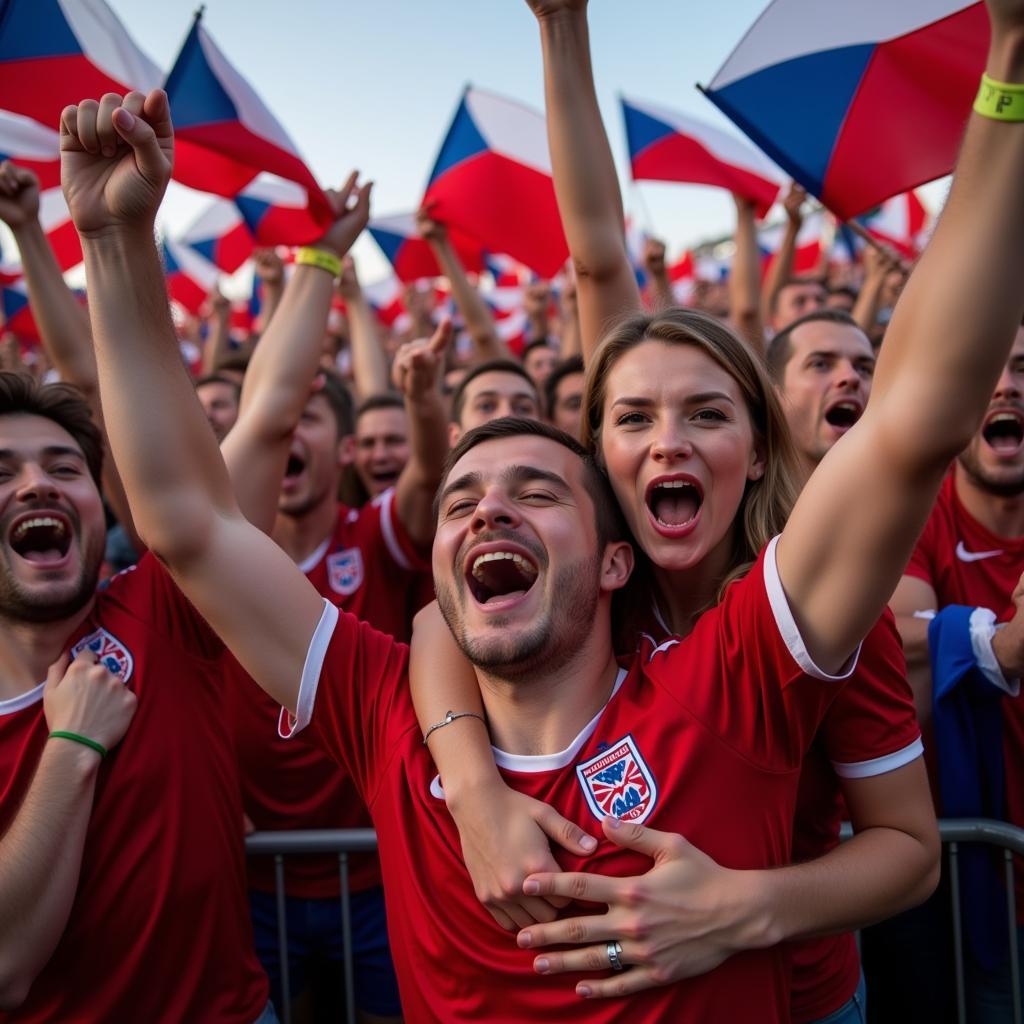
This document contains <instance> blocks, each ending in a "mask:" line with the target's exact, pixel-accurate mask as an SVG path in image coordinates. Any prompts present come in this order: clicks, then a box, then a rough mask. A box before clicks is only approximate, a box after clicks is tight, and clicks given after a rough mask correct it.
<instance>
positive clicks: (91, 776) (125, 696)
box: [0, 651, 135, 1010]
mask: <svg viewBox="0 0 1024 1024" xmlns="http://www.w3.org/2000/svg"><path fill="white" fill-rule="evenodd" d="M43 709H44V712H45V715H46V723H47V726H48V727H49V728H50V730H51V731H50V734H49V739H48V741H46V742H45V743H43V745H42V751H41V753H40V755H39V763H38V765H37V767H36V771H35V775H34V776H33V777H32V781H31V782H30V783H29V785H28V789H27V791H26V793H25V795H24V799H23V800H22V802H21V805H20V807H19V808H18V811H17V813H16V814H15V815H14V819H13V820H12V821H11V823H10V825H9V826H8V827H7V829H6V831H5V832H4V833H3V835H2V836H0V1010H12V1009H15V1008H17V1007H18V1006H19V1005H20V1004H21V1003H22V1002H23V1001H24V999H25V997H26V996H27V994H28V992H29V989H30V987H31V985H32V982H33V980H34V979H35V977H36V975H37V974H38V973H39V971H40V970H41V969H42V968H43V966H44V965H45V964H46V962H47V960H49V958H50V955H51V954H52V953H53V950H54V948H55V947H56V945H57V943H58V941H59V940H60V937H61V935H62V934H63V932H64V928H65V926H66V925H67V921H68V915H69V914H70V913H71V906H72V904H73V903H74V899H75V891H76V889H77V886H78V876H79V871H80V868H81V863H82V851H83V849H84V846H85V837H86V830H87V828H88V825H89V817H90V815H91V813H92V801H93V795H94V793H95V789H96V778H97V773H98V770H99V766H100V762H101V761H102V760H103V757H104V756H105V754H106V751H108V750H110V749H111V748H113V747H114V746H116V745H117V744H118V743H119V742H120V740H121V737H122V736H124V734H125V732H126V730H127V729H128V726H129V724H130V723H131V720H132V716H133V715H134V714H135V695H134V694H133V693H132V691H131V690H129V689H128V688H127V687H126V686H125V685H124V684H123V683H122V682H121V680H120V679H118V678H117V677H115V676H113V675H112V674H111V673H110V672H108V671H107V670H106V669H105V668H104V667H103V666H102V665H98V664H97V663H96V656H95V655H94V654H92V653H91V652H89V651H85V652H83V653H82V654H80V655H79V656H78V657H77V658H76V659H75V661H74V662H73V663H72V664H71V665H70V667H69V666H68V659H67V656H66V655H65V656H64V658H62V660H61V661H60V662H58V663H57V664H55V665H53V666H52V667H51V668H50V671H49V674H48V677H47V680H46V687H45V689H44V691H43Z"/></svg>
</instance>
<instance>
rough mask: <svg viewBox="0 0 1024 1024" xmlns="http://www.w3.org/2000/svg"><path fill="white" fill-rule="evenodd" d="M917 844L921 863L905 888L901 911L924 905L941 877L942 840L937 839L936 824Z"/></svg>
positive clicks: (937, 830)
mask: <svg viewBox="0 0 1024 1024" xmlns="http://www.w3.org/2000/svg"><path fill="white" fill-rule="evenodd" d="M918 842H919V843H920V845H921V863H920V866H919V870H918V872H917V875H916V878H915V880H914V881H913V883H912V884H910V885H908V886H907V894H906V900H905V901H904V902H903V906H902V907H901V908H900V909H901V910H909V909H910V908H911V907H916V906H918V905H919V904H921V903H924V901H925V900H926V899H928V897H929V896H931V895H932V893H934V892H935V890H936V889H937V888H938V885H939V879H940V877H941V875H942V840H941V839H940V838H939V829H938V824H937V823H936V825H935V827H934V829H933V830H932V831H930V832H929V834H928V835H927V836H923V837H921V838H920V839H919V840H918Z"/></svg>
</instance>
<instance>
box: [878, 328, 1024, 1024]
mask: <svg viewBox="0 0 1024 1024" xmlns="http://www.w3.org/2000/svg"><path fill="white" fill-rule="evenodd" d="M1022 573H1024V326H1022V327H1021V329H1020V330H1019V331H1018V332H1017V337H1016V340H1015V342H1014V346H1013V350H1012V351H1011V353H1010V357H1009V359H1008V360H1007V363H1006V366H1005V368H1004V370H1003V373H1002V376H1001V377H1000V379H999V383H998V385H997V386H996V389H995V391H994V392H993V394H992V401H991V404H990V406H989V410H988V414H987V415H986V417H985V420H984V423H983V425H982V428H981V430H979V431H978V432H977V434H975V436H974V438H973V439H972V441H971V443H970V445H968V447H967V448H966V449H965V450H964V451H963V452H962V453H961V454H960V456H959V457H958V458H957V460H956V462H955V463H954V464H953V467H952V469H951V470H950V472H949V475H948V476H947V477H946V480H945V482H944V483H943V486H942V490H941V491H940V493H939V497H938V500H937V502H936V504H935V508H934V510H933V512H932V514H931V516H930V518H929V520H928V522H927V524H926V526H925V528H924V531H923V532H922V534H921V538H920V540H919V542H918V545H917V548H916V549H915V551H914V554H913V557H912V558H911V560H910V563H909V565H908V566H907V570H906V575H905V576H904V577H903V579H902V581H901V582H900V585H899V587H898V588H897V590H896V593H895V594H894V595H893V599H892V602H891V604H892V608H893V611H894V612H895V613H896V615H897V622H898V624H899V628H900V632H901V634H902V637H903V643H904V648H905V650H906V654H907V663H908V668H909V669H910V672H911V676H910V678H911V681H912V683H913V684H914V687H915V697H916V700H917V704H918V714H919V715H920V717H921V720H922V722H924V723H926V726H927V728H928V729H929V731H934V732H935V734H936V741H937V742H936V743H935V745H934V748H933V749H934V751H935V755H934V761H935V763H934V764H933V766H932V767H933V771H934V773H935V775H936V777H937V779H938V780H939V782H940V783H941V785H940V789H941V793H942V801H943V804H944V805H945V806H944V813H946V814H949V815H956V816H964V815H983V816H988V817H1005V818H1006V819H1007V820H1008V821H1010V822H1012V823H1013V824H1015V825H1022V826H1024V764H1022V760H1021V759H1022V753H1024V706H1022V705H1021V702H1020V701H1019V700H1008V699H1005V698H1006V696H1007V695H1010V696H1014V697H1015V696H1016V695H1017V692H1018V687H1019V679H1020V677H1021V675H1022V673H1024V636H1022V634H1024V614H1022V613H1021V611H1020V605H1021V600H1020V598H1021V589H1020V579H1021V574H1022ZM1007 623H1008V625H1006V626H1005V628H1004V626H1003V625H1002V624H1007ZM958 640H959V644H958V643H957V641H958ZM956 647H959V648H960V649H961V654H962V658H961V659H960V668H959V671H954V672H953V673H952V674H951V673H949V672H947V669H946V665H947V658H946V657H943V655H944V654H948V652H949V651H951V650H953V649H954V648H956ZM933 667H934V669H935V673H936V674H935V675H934V678H933ZM967 669H970V671H969V672H967ZM965 672H967V674H965ZM971 688H973V689H971ZM933 689H934V692H933ZM952 702H956V703H955V704H954V703H952ZM933 706H934V707H935V708H936V709H937V710H936V712H935V718H934V721H933ZM944 709H945V710H944ZM951 716H952V722H953V723H954V730H953V731H952V732H950V731H949V730H948V728H947V725H948V724H949V723H950V720H951ZM957 721H959V722H961V723H966V724H969V726H970V728H969V730H968V732H970V733H971V734H974V735H976V736H977V737H978V743H977V744H976V746H975V747H974V748H973V749H971V748H966V747H964V746H963V745H959V744H957V745H955V744H954V740H955V739H956V736H957V733H958V732H959V730H957V729H956V728H955V722H957ZM967 780H974V783H975V784H974V787H973V788H969V783H968V781H967ZM965 852H968V853H969V851H965ZM1016 877H1017V880H1018V881H1017V920H1018V927H1019V926H1020V925H1021V924H1024V887H1022V881H1021V878H1022V875H1021V865H1020V863H1019V861H1018V866H1017V874H1016ZM976 902H977V903H979V904H980V903H981V900H980V899H979V900H978V901H976ZM997 907H999V910H998V912H999V913H1000V914H1002V911H1001V899H1000V898H999V897H998V895H997V896H996V902H995V905H994V906H993V908H992V909H993V910H994V911H995V910H996V908H997ZM967 923H968V935H969V936H971V938H972V941H971V942H969V943H968V946H969V949H968V957H969V960H968V965H969V967H970V968H972V970H971V972H970V984H969V986H968V997H969V999H970V1000H971V1005H972V1007H973V1011H974V1012H976V1013H985V1012H986V1011H987V1012H989V1013H992V1012H995V1013H997V1014H998V1013H1000V1012H1001V1013H1003V1014H1004V1015H1005V1016H1006V1017H1007V1018H1008V1017H1009V1016H1010V1014H1011V1001H1010V992H1009V971H1008V968H1007V967H1006V966H1005V963H1001V962H999V961H1000V960H1001V959H1002V958H1003V956H1004V954H1005V949H1004V948H1001V946H997V947H995V948H989V946H988V943H987V941H986V936H988V935H989V933H992V938H995V939H998V938H1000V937H1001V935H1002V929H1003V919H1002V916H1000V917H999V918H998V919H997V921H995V922H989V921H987V920H980V919H978V920H977V924H975V918H974V917H973V915H972V912H971V909H970V908H969V909H968V922H967ZM1020 934H1021V936H1022V937H1024V931H1020ZM979 1019H980V1018H979Z"/></svg>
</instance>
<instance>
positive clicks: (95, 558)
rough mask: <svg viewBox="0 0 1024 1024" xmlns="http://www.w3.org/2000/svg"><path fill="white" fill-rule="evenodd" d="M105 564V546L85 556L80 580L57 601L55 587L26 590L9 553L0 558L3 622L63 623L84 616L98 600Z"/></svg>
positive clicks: (79, 573)
mask: <svg viewBox="0 0 1024 1024" xmlns="http://www.w3.org/2000/svg"><path fill="white" fill-rule="evenodd" d="M102 562H103V546H102V544H97V545H95V550H94V551H91V552H87V553H86V554H85V555H83V558H82V564H81V566H80V568H79V571H78V577H77V578H76V579H75V580H73V581H72V582H70V583H68V584H66V585H65V587H63V588H61V591H60V592H58V595H57V596H56V597H55V596H54V594H53V590H52V588H51V587H47V586H45V584H44V586H43V587H41V588H40V589H39V590H36V589H35V588H32V587H27V586H25V585H24V584H23V583H22V582H21V581H20V580H19V579H18V578H17V577H16V576H15V574H14V572H13V570H12V569H11V565H10V562H9V561H8V554H7V551H6V549H3V550H2V554H0V618H2V619H5V620H6V621H8V622H29V623H43V622H60V621H61V620H63V619H68V618H71V617H72V616H73V615H76V614H77V613H78V612H80V611H81V610H82V609H83V608H84V607H85V606H86V605H87V604H88V603H89V602H90V601H91V600H92V599H93V597H94V595H95V593H96V586H97V583H98V581H99V575H100V565H101V564H102Z"/></svg>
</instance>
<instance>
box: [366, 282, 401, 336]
mask: <svg viewBox="0 0 1024 1024" xmlns="http://www.w3.org/2000/svg"><path fill="white" fill-rule="evenodd" d="M402 291H403V289H402V283H401V281H399V279H398V278H397V277H395V276H390V277H385V278H383V279H382V280H380V281H374V282H373V283H372V284H366V285H363V295H364V296H365V297H366V301H367V302H368V303H369V304H370V308H371V309H372V310H373V311H374V313H376V314H377V319H378V320H380V322H381V323H382V324H384V325H385V326H386V327H391V326H393V325H394V324H395V323H397V322H398V320H399V318H400V317H401V316H402V315H403V314H404V313H405V303H404V302H403V301H402Z"/></svg>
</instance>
